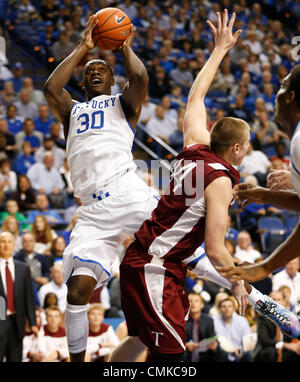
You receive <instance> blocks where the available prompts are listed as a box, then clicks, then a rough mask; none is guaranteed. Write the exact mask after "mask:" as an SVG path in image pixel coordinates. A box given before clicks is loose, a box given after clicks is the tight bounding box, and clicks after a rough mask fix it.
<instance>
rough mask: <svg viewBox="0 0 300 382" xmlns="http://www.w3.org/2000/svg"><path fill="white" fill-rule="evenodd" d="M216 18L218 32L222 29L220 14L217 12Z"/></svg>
mask: <svg viewBox="0 0 300 382" xmlns="http://www.w3.org/2000/svg"><path fill="white" fill-rule="evenodd" d="M217 16H218V24H217V29H218V31H219V32H220V31H221V29H222V19H221V14H220V12H217Z"/></svg>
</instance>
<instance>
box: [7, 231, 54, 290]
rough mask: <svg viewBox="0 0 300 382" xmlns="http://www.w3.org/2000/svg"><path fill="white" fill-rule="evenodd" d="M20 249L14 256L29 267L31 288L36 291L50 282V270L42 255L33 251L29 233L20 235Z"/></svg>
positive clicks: (32, 240)
mask: <svg viewBox="0 0 300 382" xmlns="http://www.w3.org/2000/svg"><path fill="white" fill-rule="evenodd" d="M22 247H23V249H20V250H19V251H18V252H17V253H16V254H15V256H14V258H15V259H16V260H20V261H23V262H25V263H27V264H28V265H29V266H30V269H31V278H32V282H33V287H34V289H35V290H36V291H38V290H39V289H40V287H41V286H42V285H45V284H47V283H48V282H49V281H50V268H49V266H48V263H47V259H46V257H45V256H44V255H41V254H40V253H37V252H35V251H34V247H35V238H34V235H33V234H32V233H30V232H28V233H25V234H24V235H22Z"/></svg>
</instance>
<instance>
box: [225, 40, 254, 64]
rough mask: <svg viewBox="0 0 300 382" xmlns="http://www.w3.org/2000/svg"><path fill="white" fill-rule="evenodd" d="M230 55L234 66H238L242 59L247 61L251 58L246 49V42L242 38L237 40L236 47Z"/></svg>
mask: <svg viewBox="0 0 300 382" xmlns="http://www.w3.org/2000/svg"><path fill="white" fill-rule="evenodd" d="M228 54H229V57H230V60H231V62H232V63H233V64H234V65H238V64H239V62H240V61H241V60H242V59H247V58H248V56H249V52H248V51H247V50H246V49H245V47H244V41H243V40H242V39H241V38H239V39H238V40H237V42H236V44H235V46H234V47H233V48H232V49H231V50H230V52H229V53H228Z"/></svg>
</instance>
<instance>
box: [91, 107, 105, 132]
mask: <svg viewBox="0 0 300 382" xmlns="http://www.w3.org/2000/svg"><path fill="white" fill-rule="evenodd" d="M96 117H98V118H97V122H98V124H96ZM103 122H104V111H102V110H98V111H94V113H93V114H92V124H91V129H102V127H103Z"/></svg>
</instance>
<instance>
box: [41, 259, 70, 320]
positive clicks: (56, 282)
mask: <svg viewBox="0 0 300 382" xmlns="http://www.w3.org/2000/svg"><path fill="white" fill-rule="evenodd" d="M50 278H51V281H50V282H49V283H47V284H45V285H43V286H42V287H41V288H40V290H39V292H38V296H39V302H40V306H44V300H45V296H46V295H47V293H50V292H52V293H55V294H56V296H57V297H58V306H59V308H60V310H61V312H62V313H64V311H65V309H66V301H67V293H68V288H67V285H66V284H65V283H64V278H63V274H62V265H61V264H59V263H57V264H54V265H53V267H52V268H51V270H50Z"/></svg>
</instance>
